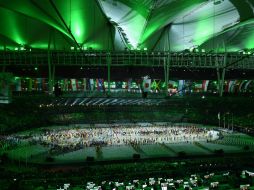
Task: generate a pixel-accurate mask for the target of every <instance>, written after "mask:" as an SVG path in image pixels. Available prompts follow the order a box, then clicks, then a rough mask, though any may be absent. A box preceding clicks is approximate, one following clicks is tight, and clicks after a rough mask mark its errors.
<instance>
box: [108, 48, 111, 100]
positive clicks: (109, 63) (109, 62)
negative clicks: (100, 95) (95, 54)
mask: <svg viewBox="0 0 254 190" xmlns="http://www.w3.org/2000/svg"><path fill="white" fill-rule="evenodd" d="M110 66H111V55H110V53H107V68H108V92H107V94H108V96H110Z"/></svg>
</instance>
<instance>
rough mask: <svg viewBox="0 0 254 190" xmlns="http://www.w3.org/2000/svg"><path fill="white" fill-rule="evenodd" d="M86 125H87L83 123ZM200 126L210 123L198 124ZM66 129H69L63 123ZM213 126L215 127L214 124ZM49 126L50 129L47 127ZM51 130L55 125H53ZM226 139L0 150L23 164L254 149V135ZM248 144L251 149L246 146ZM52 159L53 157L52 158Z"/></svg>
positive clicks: (232, 135)
mask: <svg viewBox="0 0 254 190" xmlns="http://www.w3.org/2000/svg"><path fill="white" fill-rule="evenodd" d="M83 127H84V126H83ZM198 127H200V128H202V127H205V128H209V127H208V126H198ZM63 128H68V129H69V128H70V126H64V127H63ZM213 128H214V127H213ZM44 129H48V128H44ZM50 129H52V127H51V128H50ZM41 130H43V129H37V130H34V131H26V132H22V133H17V134H13V135H12V136H13V137H17V136H19V135H26V134H27V135H28V134H30V135H31V133H32V134H38V133H40V131H41ZM222 133H223V138H221V139H217V140H214V141H208V142H207V141H205V140H200V141H191V142H171V143H168V142H167V143H163V142H162V143H155V144H139V145H135V146H134V145H128V144H124V145H112V146H100V148H98V146H91V147H84V148H80V149H76V150H67V151H63V152H61V151H60V152H54V153H52V152H51V151H50V147H48V146H44V145H42V144H39V143H30V142H27V141H25V140H23V141H22V142H19V143H18V145H16V146H15V147H11V146H10V147H8V148H6V147H5V148H2V150H1V152H2V153H3V152H4V153H6V154H7V155H8V157H9V158H11V159H13V160H16V161H20V162H22V163H79V162H87V161H92V160H94V161H110V160H111V161H113V160H131V159H134V158H136V159H137V158H140V159H146V158H162V157H163V158H170V157H178V156H181V155H184V156H209V155H214V154H215V151H216V150H220V149H222V150H223V153H224V154H228V153H239V154H241V153H246V152H253V150H254V138H253V137H251V136H248V135H246V134H242V133H238V132H232V131H224V132H222ZM246 146H248V148H246ZM49 158H50V159H49Z"/></svg>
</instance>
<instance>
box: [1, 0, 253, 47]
mask: <svg viewBox="0 0 254 190" xmlns="http://www.w3.org/2000/svg"><path fill="white" fill-rule="evenodd" d="M253 7H254V0H249V1H243V0H214V1H210V0H209V1H208V0H36V1H35V0H8V1H6V0H0V17H1V22H0V28H1V29H0V50H3V49H10V50H14V49H15V48H16V49H17V48H20V47H21V46H22V47H23V46H24V47H26V48H31V49H33V48H36V49H37V48H38V49H48V47H49V45H50V49H56V50H64V49H65V50H70V49H71V48H75V47H76V48H77V47H78V46H83V48H85V49H91V48H92V49H94V50H124V49H126V48H129V49H136V48H138V49H144V48H145V49H147V50H169V49H170V50H171V51H182V50H184V49H190V48H194V47H200V48H202V49H205V50H207V51H209V50H211V49H213V50H216V51H225V50H227V51H238V50H241V49H252V48H254V45H253V43H252V41H253V39H254V29H253V28H254V27H253V25H254V20H253V12H254V11H253Z"/></svg>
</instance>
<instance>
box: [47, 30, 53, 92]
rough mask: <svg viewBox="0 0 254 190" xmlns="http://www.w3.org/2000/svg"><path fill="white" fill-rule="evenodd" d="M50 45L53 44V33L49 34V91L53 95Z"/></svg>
mask: <svg viewBox="0 0 254 190" xmlns="http://www.w3.org/2000/svg"><path fill="white" fill-rule="evenodd" d="M50 45H51V33H50V34H49V41H48V93H49V95H52V94H53V81H52V65H51V52H50Z"/></svg>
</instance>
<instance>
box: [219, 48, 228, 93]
mask: <svg viewBox="0 0 254 190" xmlns="http://www.w3.org/2000/svg"><path fill="white" fill-rule="evenodd" d="M226 64H227V53H225V56H224V60H223V65H222V67H220V65H219V63H218V61H217V79H218V92H219V96H220V97H222V96H223V93H224V82H225V73H226Z"/></svg>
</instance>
